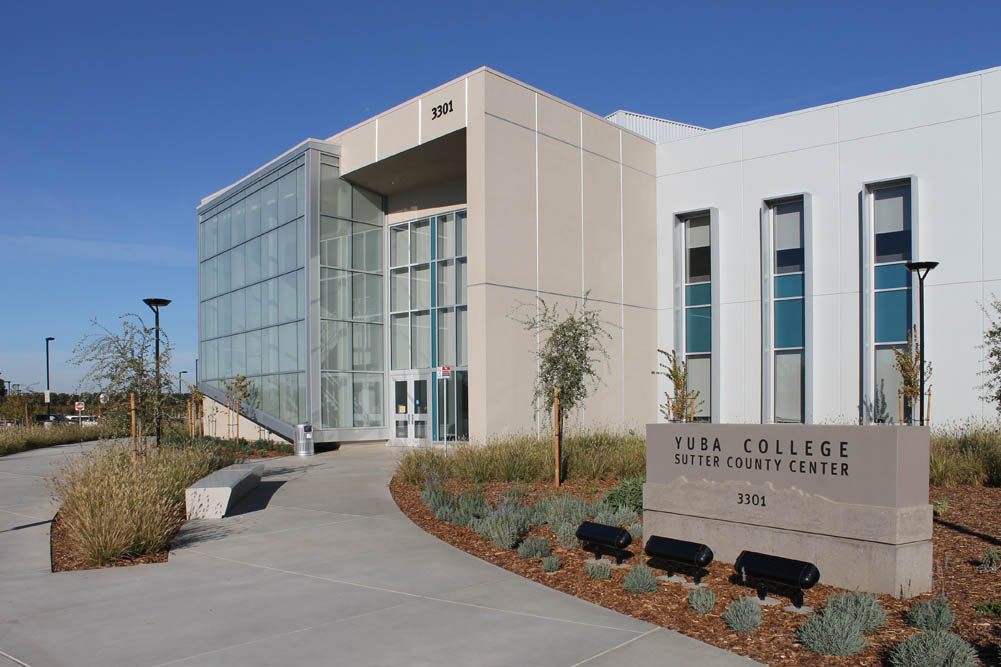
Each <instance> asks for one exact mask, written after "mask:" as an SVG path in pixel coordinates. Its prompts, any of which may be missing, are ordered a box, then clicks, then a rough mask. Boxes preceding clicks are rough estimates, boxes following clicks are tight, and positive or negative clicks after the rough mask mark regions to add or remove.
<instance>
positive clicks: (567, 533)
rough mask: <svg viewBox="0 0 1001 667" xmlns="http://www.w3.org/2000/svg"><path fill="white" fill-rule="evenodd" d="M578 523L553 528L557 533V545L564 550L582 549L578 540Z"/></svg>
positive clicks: (561, 524)
mask: <svg viewBox="0 0 1001 667" xmlns="http://www.w3.org/2000/svg"><path fill="white" fill-rule="evenodd" d="M578 526H579V524H576V523H558V524H556V525H555V526H553V532H554V533H556V543H557V544H559V545H560V547H561V548H563V549H580V540H578V539H577V528H578Z"/></svg>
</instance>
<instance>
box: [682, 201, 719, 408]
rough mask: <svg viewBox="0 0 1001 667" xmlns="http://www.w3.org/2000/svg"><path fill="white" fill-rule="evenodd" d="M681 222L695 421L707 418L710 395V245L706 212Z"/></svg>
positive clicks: (688, 364) (687, 355)
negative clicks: (683, 239)
mask: <svg viewBox="0 0 1001 667" xmlns="http://www.w3.org/2000/svg"><path fill="white" fill-rule="evenodd" d="M682 222H683V224H684V225H685V365H686V367H687V369H688V389H689V391H697V392H698V397H697V398H696V399H695V405H694V411H693V412H694V418H695V421H709V419H710V405H711V396H712V379H711V371H712V330H713V327H712V252H711V251H712V248H711V234H710V227H709V214H708V213H707V214H703V215H698V216H695V217H691V218H687V219H685V220H683V221H682Z"/></svg>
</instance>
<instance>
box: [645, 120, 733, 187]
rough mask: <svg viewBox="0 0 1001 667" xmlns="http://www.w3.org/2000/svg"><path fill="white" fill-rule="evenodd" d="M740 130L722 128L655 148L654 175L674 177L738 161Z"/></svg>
mask: <svg viewBox="0 0 1001 667" xmlns="http://www.w3.org/2000/svg"><path fill="white" fill-rule="evenodd" d="M740 150H741V149H740V130H739V129H722V130H716V131H714V132H706V133H705V134H703V135H699V136H698V137H692V138H691V139H679V140H678V141H672V142H670V143H666V144H660V145H659V146H657V175H658V176H663V175H666V174H676V173H679V172H684V171H692V170H694V169H703V168H705V167H712V166H715V165H720V164H727V163H730V162H737V161H739V160H740V158H741V152H740Z"/></svg>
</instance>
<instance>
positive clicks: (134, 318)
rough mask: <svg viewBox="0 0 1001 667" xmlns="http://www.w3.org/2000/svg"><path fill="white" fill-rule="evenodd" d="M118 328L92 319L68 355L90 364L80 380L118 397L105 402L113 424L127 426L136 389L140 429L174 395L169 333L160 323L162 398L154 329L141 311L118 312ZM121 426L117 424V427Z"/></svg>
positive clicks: (82, 363)
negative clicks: (158, 394) (130, 397)
mask: <svg viewBox="0 0 1001 667" xmlns="http://www.w3.org/2000/svg"><path fill="white" fill-rule="evenodd" d="M119 322H120V326H121V328H120V330H118V331H113V330H112V329H110V328H108V327H106V326H104V325H102V324H101V323H100V322H98V321H97V320H96V319H95V320H93V322H92V324H93V328H94V331H92V332H91V333H89V334H87V335H85V336H84V337H83V338H81V339H80V341H79V342H78V343H77V344H76V345H75V346H74V347H73V356H72V357H71V358H70V361H71V362H72V363H74V364H76V365H77V366H87V367H89V368H88V369H87V371H86V373H84V375H83V378H82V379H81V380H80V385H81V386H83V385H87V386H92V387H98V388H100V390H101V391H103V392H107V393H108V394H109V395H110V396H111V397H112V398H113V399H114V400H112V401H111V402H109V403H108V405H107V406H105V408H106V411H105V413H104V415H105V418H106V419H107V420H108V422H109V425H110V426H112V427H113V430H119V429H120V428H124V429H127V428H128V423H129V419H130V416H129V394H130V393H132V394H134V395H135V399H136V421H137V422H138V423H137V427H138V431H139V434H140V435H141V434H142V433H143V432H144V431H145V426H146V425H147V424H148V425H153V424H155V422H156V418H157V416H158V415H159V414H161V412H162V411H163V407H164V405H165V404H166V403H167V402H168V401H169V400H171V386H172V383H171V380H172V379H173V376H174V374H173V372H172V371H171V367H170V361H171V353H172V349H171V346H170V339H169V337H168V336H167V334H166V332H165V331H164V329H163V327H160V343H161V345H160V385H161V386H160V399H159V400H158V399H157V385H156V352H155V349H156V330H155V329H154V328H153V327H151V326H147V325H146V322H145V321H144V320H143V318H142V317H141V316H139V315H138V314H136V313H126V314H125V315H122V316H121V317H120V318H119ZM115 427H119V428H115Z"/></svg>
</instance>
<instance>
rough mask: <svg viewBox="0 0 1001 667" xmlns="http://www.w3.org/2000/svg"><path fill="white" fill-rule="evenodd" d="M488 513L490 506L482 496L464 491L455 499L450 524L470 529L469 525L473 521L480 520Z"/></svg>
mask: <svg viewBox="0 0 1001 667" xmlns="http://www.w3.org/2000/svg"><path fill="white" fill-rule="evenodd" d="M489 513H490V505H488V504H487V501H486V500H484V499H483V496H482V494H479V493H475V492H473V491H465V492H463V493H460V494H459V495H457V496H456V497H455V511H454V512H453V514H452V523H454V524H455V525H457V526H466V527H469V528H472V525H471V524H472V522H473V521H474V520H475V519H482V518H483V517H485V516H486V515H487V514H489Z"/></svg>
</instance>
